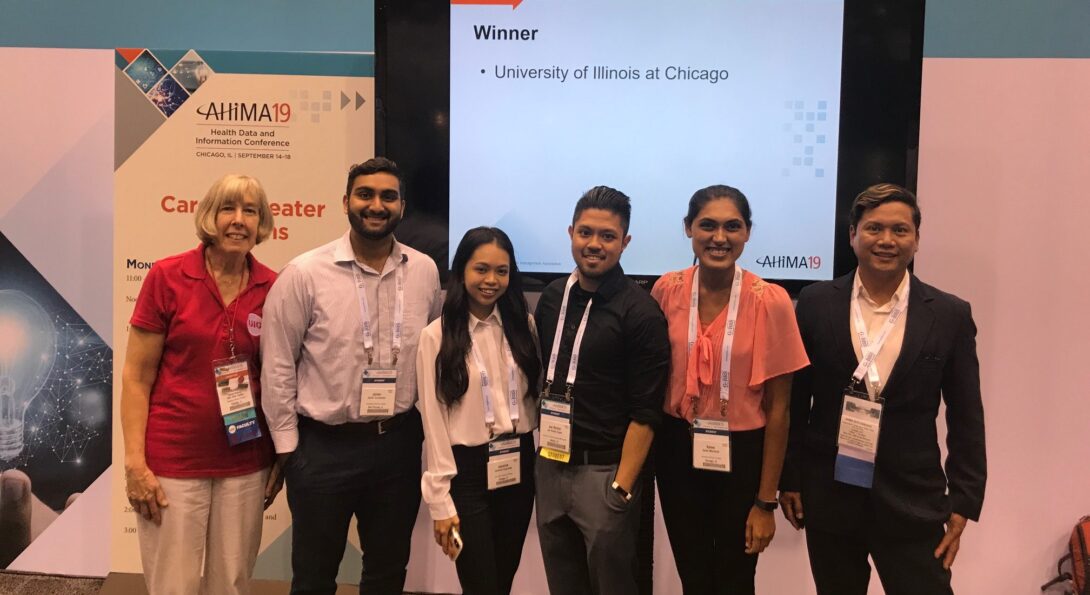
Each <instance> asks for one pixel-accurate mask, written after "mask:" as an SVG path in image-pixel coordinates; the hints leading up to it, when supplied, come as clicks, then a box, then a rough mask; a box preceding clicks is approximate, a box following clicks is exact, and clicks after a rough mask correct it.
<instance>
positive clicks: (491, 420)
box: [469, 314, 519, 435]
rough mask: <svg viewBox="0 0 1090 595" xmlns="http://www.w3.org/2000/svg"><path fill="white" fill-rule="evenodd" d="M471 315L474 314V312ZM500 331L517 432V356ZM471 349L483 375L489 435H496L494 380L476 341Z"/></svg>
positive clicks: (510, 409) (509, 402) (509, 404)
mask: <svg viewBox="0 0 1090 595" xmlns="http://www.w3.org/2000/svg"><path fill="white" fill-rule="evenodd" d="M470 316H472V314H471V315H470ZM500 333H501V336H502V337H503V342H502V343H501V345H500V348H501V350H502V351H503V358H504V361H505V363H506V364H507V413H508V415H510V416H511V431H512V432H516V433H517V432H518V423H519V387H518V372H517V371H516V369H515V358H514V357H512V355H511V349H510V347H509V346H508V344H507V337H506V336H503V335H502V333H503V329H502V327H501V329H500ZM469 351H470V352H471V353H472V354H473V363H474V364H476V366H477V372H478V373H479V374H480V375H481V395H482V398H483V399H484V423H485V425H486V426H488V433H489V435H494V433H493V430H492V428H494V427H495V426H496V413H495V411H494V410H493V408H492V380H491V379H490V378H489V377H488V370H487V369H486V368H485V365H484V360H483V359H482V358H481V353H480V351H478V350H477V342H476V341H474V342H473V345H472V346H471V347H470V350H469Z"/></svg>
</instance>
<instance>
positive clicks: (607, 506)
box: [534, 457, 643, 595]
mask: <svg viewBox="0 0 1090 595" xmlns="http://www.w3.org/2000/svg"><path fill="white" fill-rule="evenodd" d="M616 473H617V465H568V464H564V463H557V462H555V461H550V460H547V459H544V458H541V457H538V458H537V463H536V466H535V468H534V475H535V481H536V485H537V534H538V538H539V539H540V540H541V555H542V557H543V558H544V561H545V577H546V578H547V579H548V582H549V592H550V593H552V594H553V595H614V594H616V595H633V594H634V593H636V592H637V587H636V537H637V534H638V533H639V523H640V498H642V497H643V486H642V484H643V482H640V481H637V482H636V485H634V486H633V488H632V489H633V497H632V501H631V502H625V501H624V498H622V497H621V495H620V494H618V493H617V492H616V491H615V490H613V488H611V487H610V485H611V484H612V483H613V478H614V476H615V475H616Z"/></svg>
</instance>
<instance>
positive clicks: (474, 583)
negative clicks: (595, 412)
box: [450, 433, 534, 595]
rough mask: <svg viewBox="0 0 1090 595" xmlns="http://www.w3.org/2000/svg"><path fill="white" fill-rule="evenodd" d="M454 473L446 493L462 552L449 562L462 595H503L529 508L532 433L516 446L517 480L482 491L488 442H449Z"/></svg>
mask: <svg viewBox="0 0 1090 595" xmlns="http://www.w3.org/2000/svg"><path fill="white" fill-rule="evenodd" d="M453 451H454V462H455V464H456V465H457V467H458V475H455V476H454V479H452V480H451V482H450V497H451V499H452V500H454V506H455V508H457V509H458V520H459V522H460V523H461V529H460V533H461V534H462V543H463V546H462V553H461V554H460V555H459V556H458V560H457V561H455V568H457V570H458V581H459V582H461V583H462V590H463V591H464V593H465V595H507V594H508V593H510V592H511V583H512V581H514V579H515V571H517V570H518V567H519V560H520V559H521V558H522V544H523V542H524V541H526V531H527V529H528V528H529V526H530V514H531V513H532V512H533V510H534V435H533V433H528V434H523V435H522V437H521V444H520V445H519V451H520V460H519V463H520V465H521V473H522V475H521V478H520V479H521V482H520V483H518V484H517V485H513V486H507V487H505V488H499V489H496V490H489V489H488V445H487V444H483V445H481V446H455V447H453Z"/></svg>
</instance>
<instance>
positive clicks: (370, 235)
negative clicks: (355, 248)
mask: <svg viewBox="0 0 1090 595" xmlns="http://www.w3.org/2000/svg"><path fill="white" fill-rule="evenodd" d="M385 215H386V224H385V225H383V226H382V227H381V228H380V229H378V230H372V229H368V228H367V227H366V226H364V224H363V215H362V214H361V213H356V212H353V211H349V212H348V224H349V225H351V226H352V230H353V231H355V232H356V234H358V235H359V236H360V237H362V238H364V239H368V240H381V239H383V238H386V237H387V236H389V235H390V234H392V233H393V232H394V230H395V229H397V225H398V224H399V223H401V216H400V215H398V216H396V217H395V216H394V215H391V214H390V213H388V212H387V213H386V214H385Z"/></svg>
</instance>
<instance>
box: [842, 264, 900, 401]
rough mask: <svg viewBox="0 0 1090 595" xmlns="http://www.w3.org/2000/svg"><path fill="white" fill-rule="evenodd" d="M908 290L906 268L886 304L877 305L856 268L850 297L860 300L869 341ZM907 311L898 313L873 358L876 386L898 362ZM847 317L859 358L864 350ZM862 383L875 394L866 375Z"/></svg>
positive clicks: (854, 347)
mask: <svg viewBox="0 0 1090 595" xmlns="http://www.w3.org/2000/svg"><path fill="white" fill-rule="evenodd" d="M907 290H908V273H907V272H905V278H904V279H902V280H901V284H900V285H898V286H897V291H895V292H894V293H893V297H892V298H890V300H889V301H888V302H886V303H885V304H882V305H878V304H876V303H874V300H872V299H871V297H870V294H869V293H867V288H866V287H863V282H862V281H861V280H860V279H859V271H858V270H857V271H856V273H855V281H854V282H853V283H852V299H854V300H856V301H857V302H859V313H860V314H862V316H863V321H864V322H865V323H866V325H867V337H868V338H869V339H870V340H871V341H872V342H873V341H874V340H875V339H877V338H878V333H880V332H881V331H882V325H883V324H885V323H886V319H888V318H889V313H890V312H892V311H893V307H894V306H896V305H897V304H898V303H899V302H900V301H901V300H903V299H905V291H907ZM908 315H909V312H905V315H904V316H901V318H900V319H899V320H898V321H897V323H896V324H894V325H893V330H892V331H890V333H889V337H888V338H886V342H885V344H884V345H883V346H882V351H880V352H878V357H876V358H874V366H875V367H876V368H877V369H878V378H879V382H880V386H879V389H880V388H881V387H882V386H885V384H886V380H887V379H888V378H889V373H890V372H891V371H893V364H895V363H897V356H899V355H900V354H901V343H902V342H903V341H904V338H905V321H907V320H908ZM849 318H850V319H851V325H852V349H854V350H855V357H856V358H857V359H858V360H860V361H862V359H863V351H862V349H861V347H860V345H859V338H858V337H857V336H856V334H855V333H856V326H855V316H854V315H852V316H850V317H849ZM863 384H866V385H867V394H869V395H870V396H871V398H874V397H875V396H876V395H875V390H874V387H873V386H871V384H870V380H869V379H868V377H867V376H864V377H863ZM879 392H880V391H879Z"/></svg>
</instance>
